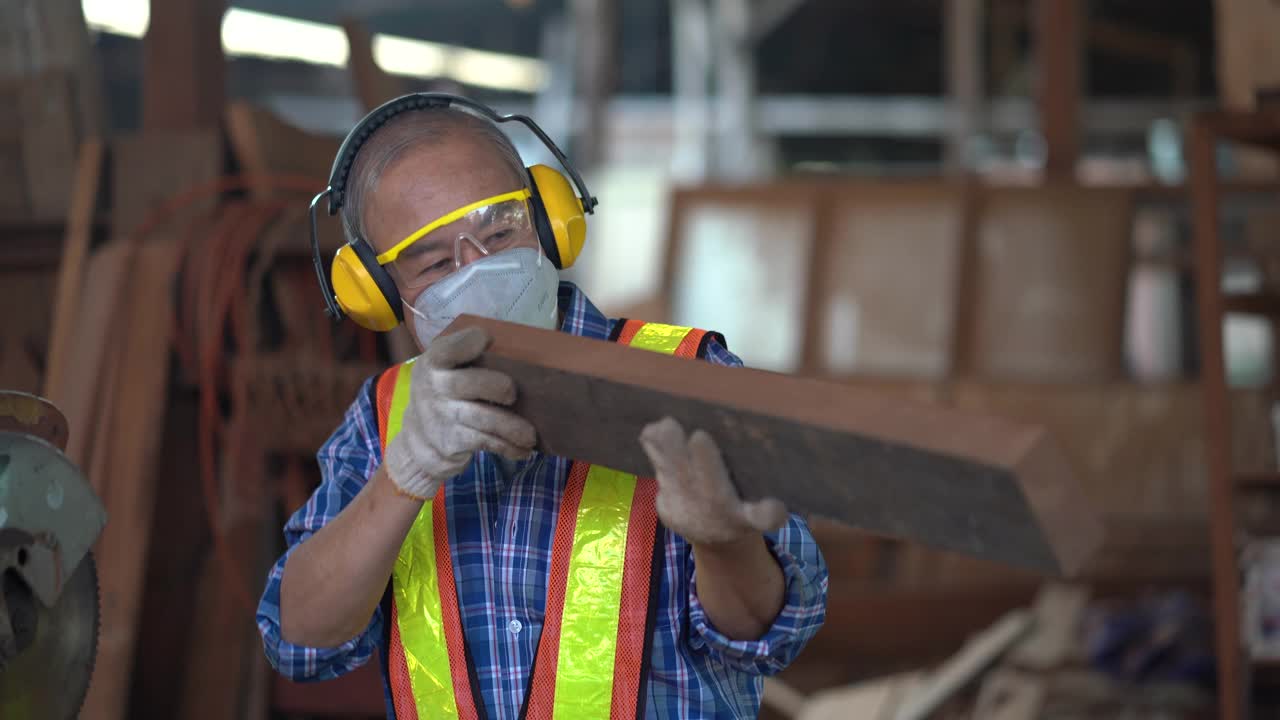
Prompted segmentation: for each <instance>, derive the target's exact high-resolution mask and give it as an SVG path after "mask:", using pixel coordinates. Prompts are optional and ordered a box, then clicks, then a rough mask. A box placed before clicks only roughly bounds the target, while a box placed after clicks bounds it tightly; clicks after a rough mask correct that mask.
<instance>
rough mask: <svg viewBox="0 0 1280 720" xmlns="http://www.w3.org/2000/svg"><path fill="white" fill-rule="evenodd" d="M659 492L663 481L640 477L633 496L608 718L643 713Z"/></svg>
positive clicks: (649, 648)
mask: <svg viewBox="0 0 1280 720" xmlns="http://www.w3.org/2000/svg"><path fill="white" fill-rule="evenodd" d="M657 495H658V483H657V481H655V480H653V479H652V478H640V479H639V480H637V481H636V491H635V497H634V498H633V499H632V501H631V520H630V522H629V523H628V527H629V529H628V531H627V555H626V559H625V560H624V561H623V570H622V605H621V608H620V609H619V612H618V644H617V648H618V650H617V654H616V655H615V657H614V661H613V701H612V703H611V705H610V707H611V710H610V712H609V717H612V718H629V717H640V715H639V712H640V706H639V700H640V693H641V692H644V688H642V687H640V680H641V675H642V674H643V671H644V668H645V658H646V657H647V656H648V654H649V652H650V651H651V649H652V646H651V645H650V644H649V640H650V637H651V635H652V634H653V628H652V627H650V626H649V625H650V618H651V615H650V609H649V605H650V600H651V599H652V598H651V589H650V586H651V585H652V583H654V582H657V580H655V579H654V577H653V566H654V560H655V556H656V554H657V553H660V552H662V549H661V548H660V547H657V545H656V543H657V541H658V537H657V532H658V509H657V505H656V504H655V503H654V501H655V499H656V498H657Z"/></svg>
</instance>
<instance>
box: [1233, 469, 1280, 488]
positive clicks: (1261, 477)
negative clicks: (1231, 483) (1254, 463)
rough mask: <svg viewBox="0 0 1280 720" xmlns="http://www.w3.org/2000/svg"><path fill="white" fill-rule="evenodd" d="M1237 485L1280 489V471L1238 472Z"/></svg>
mask: <svg viewBox="0 0 1280 720" xmlns="http://www.w3.org/2000/svg"><path fill="white" fill-rule="evenodd" d="M1235 477H1236V486H1237V487H1242V488H1275V489H1280V471H1274V472H1248V473H1236V476H1235Z"/></svg>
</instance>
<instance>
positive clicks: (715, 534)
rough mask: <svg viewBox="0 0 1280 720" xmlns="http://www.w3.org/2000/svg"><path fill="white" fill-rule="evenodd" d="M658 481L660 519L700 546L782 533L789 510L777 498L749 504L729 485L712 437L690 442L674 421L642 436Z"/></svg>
mask: <svg viewBox="0 0 1280 720" xmlns="http://www.w3.org/2000/svg"><path fill="white" fill-rule="evenodd" d="M640 444H641V445H642V446H643V447H644V451H645V454H646V455H648V456H649V462H651V463H653V469H654V471H655V473H656V476H657V478H656V479H657V481H658V500H657V504H658V518H659V519H660V520H662V524H663V525H665V526H667V527H668V528H669V529H670V530H671V531H672V532H675V533H677V534H679V535H680V536H682V537H683V538H684V539H685V540H688V541H689V542H690V543H694V544H708V545H710V544H718V543H728V542H733V541H735V540H740V539H742V538H744V537H746V536H748V535H752V534H760V533H764V532H769V531H771V530H777V529H779V528H781V527H782V526H783V525H785V524H786V523H787V508H786V506H785V505H783V504H782V501H780V500H778V499H776V498H765V499H763V500H756V501H754V502H746V501H744V500H742V498H741V497H739V496H738V491H737V489H736V488H734V486H733V482H732V481H731V480H729V470H728V468H726V467H725V465H724V458H723V457H721V455H720V449H719V448H718V447H717V446H716V443H715V441H714V440H712V439H711V436H710V435H708V434H707V433H705V432H703V431H701V430H696V431H694V433H693V434H692V435H691V436H689V438H688V439H687V440H686V439H685V434H684V429H683V428H682V427H680V423H678V422H676V421H675V420H673V419H672V418H663V419H662V420H659V421H658V422H655V423H651V424H649V425H646V426H645V428H644V430H643V431H642V432H641V433H640Z"/></svg>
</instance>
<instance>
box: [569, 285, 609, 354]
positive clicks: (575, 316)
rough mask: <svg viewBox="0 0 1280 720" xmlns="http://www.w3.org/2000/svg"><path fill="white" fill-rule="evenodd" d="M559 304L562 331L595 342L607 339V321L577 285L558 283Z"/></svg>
mask: <svg viewBox="0 0 1280 720" xmlns="http://www.w3.org/2000/svg"><path fill="white" fill-rule="evenodd" d="M559 302H560V311H561V312H563V313H564V323H563V324H562V325H561V326H560V329H561V330H562V331H564V332H567V333H569V334H570V335H577V336H579V337H586V338H592V339H595V340H608V339H609V319H608V318H607V317H605V315H604V313H602V312H600V309H599V308H597V307H596V306H595V305H594V304H593V303H592V302H591V300H590V299H588V298H587V295H586V293H584V292H582V290H580V289H579V288H578V286H577V285H574V284H573V283H571V282H569V281H567V280H562V281H560V288H559Z"/></svg>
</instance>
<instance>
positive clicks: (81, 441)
mask: <svg viewBox="0 0 1280 720" xmlns="http://www.w3.org/2000/svg"><path fill="white" fill-rule="evenodd" d="M132 257H133V253H132V252H131V249H130V248H129V247H126V246H124V245H122V244H115V245H108V246H106V247H104V248H102V249H101V250H98V251H96V252H94V253H93V255H92V256H91V257H90V258H89V261H88V263H87V269H86V272H85V278H86V282H85V284H84V286H83V288H81V291H80V297H79V300H80V302H79V308H78V310H77V312H76V317H75V327H76V328H77V329H76V331H75V333H74V335H73V336H72V341H71V350H70V355H69V357H71V358H75V360H76V362H75V363H74V364H72V365H71V366H70V367H68V368H66V372H65V373H64V374H63V376H62V377H61V378H60V379H58V380H57V381H56V382H55V384H52V385H50V386H49V395H48V397H49V399H50V400H51V401H53V404H55V405H57V406H58V407H59V408H60V409H61V410H62V412H63V413H64V414H65V415H66V416H67V426H68V429H69V431H70V435H71V437H70V439H69V440H68V441H67V457H69V458H71V461H72V462H74V463H76V465H78V466H79V467H81V468H90V466H91V463H92V459H93V452H94V445H95V443H96V442H97V439H98V436H99V433H101V432H102V426H101V425H100V423H99V421H98V417H99V416H98V412H99V406H100V399H101V397H100V396H101V394H102V392H103V388H104V384H105V383H104V380H103V378H110V377H112V375H111V374H110V373H107V372H106V371H105V368H106V365H107V360H108V355H109V353H108V347H109V346H110V345H111V341H112V338H111V333H112V319H113V318H114V317H115V316H116V315H117V314H118V313H119V312H120V297H121V295H122V293H123V287H124V284H125V282H126V279H127V278H128V277H129V276H130V275H131V270H132V266H133V265H132ZM89 482H90V483H92V484H93V486H94V489H95V490H100V488H99V483H100V478H99V477H97V476H96V474H94V473H92V472H90V474H89ZM107 524H108V525H110V521H108V523H107Z"/></svg>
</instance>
